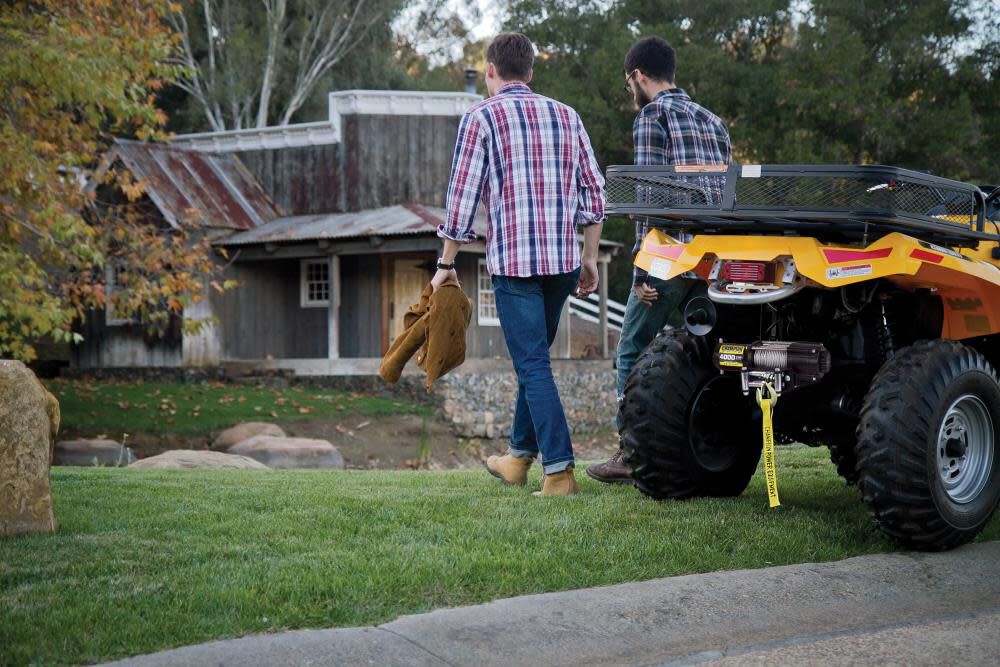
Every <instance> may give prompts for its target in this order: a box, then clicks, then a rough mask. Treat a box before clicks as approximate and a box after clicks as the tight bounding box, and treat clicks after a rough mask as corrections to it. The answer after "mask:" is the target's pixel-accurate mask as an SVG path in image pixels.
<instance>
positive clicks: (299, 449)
mask: <svg viewBox="0 0 1000 667" xmlns="http://www.w3.org/2000/svg"><path fill="white" fill-rule="evenodd" d="M228 451H229V453H230V454H241V455H243V456H249V457H251V458H254V459H256V460H258V461H260V462H261V463H264V464H266V465H267V466H268V467H270V468H337V469H343V467H344V457H343V456H341V454H340V452H339V451H337V448H336V447H334V446H333V445H331V444H330V443H329V442H327V441H326V440H313V439H310V438H276V437H272V436H268V435H258V436H255V437H253V438H249V439H247V440H244V441H243V442H238V443H236V444H235V445H233V446H232V447H230V448H229V450H228Z"/></svg>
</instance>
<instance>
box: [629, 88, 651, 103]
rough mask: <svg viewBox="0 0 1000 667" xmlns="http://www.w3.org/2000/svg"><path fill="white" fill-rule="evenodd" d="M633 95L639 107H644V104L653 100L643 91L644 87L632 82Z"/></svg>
mask: <svg viewBox="0 0 1000 667" xmlns="http://www.w3.org/2000/svg"><path fill="white" fill-rule="evenodd" d="M632 96H633V97H634V98H635V106H636V108H637V109H642V108H643V107H644V106H646V105H647V104H649V103H650V102H652V101H653V99H652V98H651V97H650V96H649V95H647V94H646V93H645V92H643V90H642V88H640V87H639V86H637V85H635V84H632Z"/></svg>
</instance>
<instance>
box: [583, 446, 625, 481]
mask: <svg viewBox="0 0 1000 667" xmlns="http://www.w3.org/2000/svg"><path fill="white" fill-rule="evenodd" d="M624 459H625V449H624V448H622V447H619V448H618V452H617V453H616V454H615V455H614V456H612V457H611V458H610V459H608V460H607V461H604V462H603V463H591V464H590V465H589V466H587V476H588V477H590V478H591V479H596V480H597V481H598V482H604V483H605V484H632V471H631V470H629V467H628V466H627V465H625V460H624Z"/></svg>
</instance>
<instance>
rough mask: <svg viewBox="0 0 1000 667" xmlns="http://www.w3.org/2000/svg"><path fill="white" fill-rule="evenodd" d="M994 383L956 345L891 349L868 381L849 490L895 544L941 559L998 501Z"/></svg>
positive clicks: (997, 392) (980, 361)
mask: <svg viewBox="0 0 1000 667" xmlns="http://www.w3.org/2000/svg"><path fill="white" fill-rule="evenodd" d="M998 436H1000V383H998V380H997V375H996V372H995V371H994V370H993V368H992V367H991V366H990V365H989V364H988V363H987V362H986V360H985V359H984V358H983V356H982V355H981V354H980V353H979V352H977V351H975V350H973V349H972V348H969V347H966V346H964V345H962V344H960V343H957V342H954V341H945V340H933V341H923V342H919V343H917V344H915V345H913V346H912V347H908V348H904V349H902V350H900V351H899V352H898V353H897V354H896V356H895V357H894V358H893V359H891V360H889V361H888V362H886V363H885V365H883V366H882V368H881V369H880V370H879V372H878V374H877V375H876V376H875V379H874V380H873V381H872V385H871V388H870V390H869V392H868V395H867V396H866V397H865V401H864V405H863V407H862V410H861V421H860V423H859V425H858V445H857V457H858V462H857V472H858V488H859V489H860V490H861V494H862V498H863V500H864V503H865V505H866V506H867V508H868V511H869V513H870V514H871V516H872V518H873V519H874V521H875V524H876V525H877V526H878V527H879V528H880V529H881V530H882V531H883V532H884V533H885V534H887V535H888V536H889V537H891V538H892V539H893V540H895V541H896V542H898V543H899V544H901V545H903V546H905V547H908V548H913V549H920V550H941V549H950V548H952V547H955V546H958V545H960V544H964V543H965V542H968V541H970V540H972V539H973V538H974V537H975V536H976V535H977V534H978V533H979V531H980V530H982V528H983V526H984V525H985V524H986V522H987V521H989V519H990V516H991V515H992V514H993V511H994V510H995V509H996V507H997V502H998V501H1000V437H998Z"/></svg>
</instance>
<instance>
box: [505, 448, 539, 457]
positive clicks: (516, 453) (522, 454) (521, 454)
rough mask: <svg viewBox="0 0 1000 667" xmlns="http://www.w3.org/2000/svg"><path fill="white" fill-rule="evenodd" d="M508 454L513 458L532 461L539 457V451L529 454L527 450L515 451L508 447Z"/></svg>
mask: <svg viewBox="0 0 1000 667" xmlns="http://www.w3.org/2000/svg"><path fill="white" fill-rule="evenodd" d="M507 453H508V454H510V455H511V456H516V457H517V458H519V459H531V460H534V459H535V458H537V457H538V450H537V449H536V450H535V451H533V452H529V451H528V450H526V449H514V448H513V447H507Z"/></svg>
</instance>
